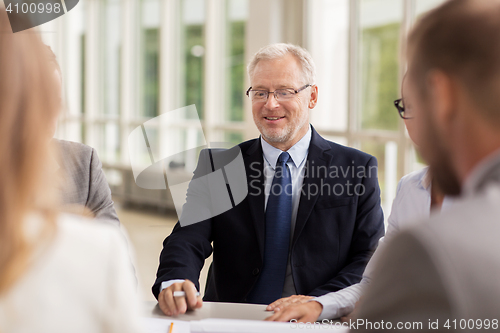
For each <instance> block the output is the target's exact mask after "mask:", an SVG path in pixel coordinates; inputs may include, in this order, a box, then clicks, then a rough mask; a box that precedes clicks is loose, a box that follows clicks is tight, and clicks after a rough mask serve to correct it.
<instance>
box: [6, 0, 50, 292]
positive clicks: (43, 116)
mask: <svg viewBox="0 0 500 333" xmlns="http://www.w3.org/2000/svg"><path fill="white" fill-rule="evenodd" d="M13 15H14V14H13ZM45 54H46V47H45V46H44V45H43V43H42V42H41V40H40V37H39V35H38V33H36V31H34V29H31V30H29V31H27V32H19V33H16V34H13V33H12V30H11V28H10V25H9V19H8V17H7V13H6V12H5V9H4V8H1V7H0V103H1V107H0V119H1V121H0V156H2V163H0V294H1V293H3V292H5V291H6V290H8V289H9V287H11V286H12V285H13V284H14V283H15V282H16V280H17V279H18V278H19V277H20V276H21V275H22V274H23V272H24V271H25V270H26V268H27V267H28V265H29V262H30V258H31V255H32V252H33V248H34V246H35V244H32V243H30V242H29V241H28V240H27V238H26V230H25V228H26V226H25V223H24V220H25V218H26V216H27V215H28V214H30V213H33V212H37V213H39V215H41V216H43V220H44V221H45V222H44V228H42V230H43V234H42V235H43V236H47V235H50V234H53V231H54V230H55V217H56V208H55V207H56V204H55V201H54V197H53V196H51V195H47V193H49V192H50V191H51V188H52V187H54V185H53V182H51V181H50V179H49V178H50V177H48V173H47V161H48V156H49V154H50V152H49V142H50V136H51V133H50V122H51V121H52V119H54V118H55V116H56V115H57V112H58V110H59V107H58V104H59V98H58V91H57V89H56V85H54V81H53V80H54V76H53V72H54V69H55V68H54V67H53V66H51V65H50V63H49V62H48V61H47V59H46V57H45ZM47 184H49V185H50V186H47ZM45 238H46V237H45ZM40 240H43V239H40Z"/></svg>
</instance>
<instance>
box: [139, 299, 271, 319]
mask: <svg viewBox="0 0 500 333" xmlns="http://www.w3.org/2000/svg"><path fill="white" fill-rule="evenodd" d="M145 310H146V315H147V316H150V317H153V318H169V319H176V320H185V321H190V320H201V319H207V318H223V319H245V320H263V319H265V318H267V317H269V316H270V315H272V314H273V312H272V311H266V305H257V304H242V303H220V302H203V306H202V307H201V308H200V309H196V310H194V311H188V312H186V313H185V314H182V315H179V316H177V317H169V316H166V315H164V314H163V312H162V311H161V309H160V307H159V306H158V303H157V302H145Z"/></svg>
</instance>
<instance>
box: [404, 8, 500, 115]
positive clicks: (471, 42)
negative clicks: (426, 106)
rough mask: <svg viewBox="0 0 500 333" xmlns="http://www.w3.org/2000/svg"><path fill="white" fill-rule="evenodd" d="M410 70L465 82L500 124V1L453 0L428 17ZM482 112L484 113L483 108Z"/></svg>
mask: <svg viewBox="0 0 500 333" xmlns="http://www.w3.org/2000/svg"><path fill="white" fill-rule="evenodd" d="M408 55H409V56H411V57H412V63H411V64H410V69H413V70H412V72H413V76H414V77H415V78H416V79H417V80H419V81H420V83H421V86H422V87H423V88H424V92H425V82H424V78H425V76H426V74H427V73H429V71H431V70H434V69H437V70H441V71H443V72H445V73H446V74H448V75H450V76H452V77H454V78H456V79H458V80H460V82H461V83H462V84H463V85H464V87H466V89H467V91H468V92H469V93H470V97H471V98H472V99H473V100H474V101H475V103H476V105H478V107H479V108H480V111H482V112H481V113H482V115H483V116H485V117H486V118H487V119H489V120H492V121H494V122H495V123H497V124H500V0H449V1H447V2H445V3H444V4H442V5H441V6H439V7H437V8H436V9H434V10H432V11H430V12H429V13H427V14H426V15H424V16H423V17H422V18H421V19H420V20H419V22H418V23H417V24H416V25H415V28H414V29H413V30H412V32H411V33H410V36H409V40H408ZM478 111H479V110H478Z"/></svg>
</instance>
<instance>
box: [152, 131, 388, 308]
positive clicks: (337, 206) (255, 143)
mask: <svg viewBox="0 0 500 333" xmlns="http://www.w3.org/2000/svg"><path fill="white" fill-rule="evenodd" d="M239 147H240V149H241V152H242V155H243V158H244V163H245V168H246V174H247V180H248V184H249V194H248V196H247V197H246V198H245V199H244V200H243V201H242V202H241V203H240V204H238V205H237V206H236V207H235V208H233V209H231V210H229V211H227V212H225V213H222V214H220V215H218V216H216V217H213V218H211V219H208V220H205V221H202V222H199V223H196V224H192V225H189V226H185V227H181V226H180V225H179V223H177V225H176V226H175V228H174V230H173V231H172V233H171V235H170V236H168V237H167V238H166V239H165V241H164V243H163V250H162V252H161V255H160V265H159V268H158V272H157V279H156V282H155V284H154V285H153V288H152V289H153V294H154V295H155V296H156V297H158V293H159V289H160V286H161V283H162V282H163V281H168V280H171V279H189V280H191V281H193V282H194V283H195V285H196V286H197V288H199V283H198V279H199V274H200V270H201V268H202V267H203V264H204V260H205V259H206V258H207V257H208V256H210V254H211V253H212V251H213V255H214V256H213V263H212V266H211V267H210V270H209V275H208V281H207V287H206V290H205V297H204V300H206V301H221V302H246V298H247V295H248V294H249V292H250V291H251V290H252V288H253V286H254V284H255V283H256V281H257V279H258V277H259V273H260V270H261V269H262V266H263V254H264V236H265V222H264V221H265V220H264V174H263V154H262V146H261V143H260V140H259V139H254V140H250V141H247V142H243V143H241V144H240V145H239ZM306 163H307V164H306V166H305V168H306V169H305V176H304V181H303V187H302V193H301V197H300V202H299V209H298V213H297V220H296V226H295V230H294V234H293V239H292V242H291V245H290V251H291V258H290V260H291V266H292V275H293V281H294V284H295V289H296V291H297V293H298V294H302V295H312V296H319V295H323V294H325V293H328V292H332V291H337V290H339V289H342V288H345V287H347V286H350V285H351V284H354V283H357V282H359V281H360V279H361V277H362V274H363V271H364V269H365V266H366V264H367V262H368V260H369V258H370V256H371V253H372V251H373V250H374V249H375V247H376V245H377V242H378V240H379V238H380V237H381V236H383V234H384V223H383V213H382V209H381V206H380V189H379V185H378V179H377V170H376V166H377V161H376V159H375V157H373V156H370V155H368V154H365V153H363V152H360V151H358V150H356V149H352V148H347V147H344V146H341V145H338V144H335V143H333V142H330V141H327V140H325V139H323V138H322V137H321V136H319V134H318V133H317V132H316V131H315V130H314V129H312V138H311V144H310V146H309V153H308V157H307V161H306ZM353 169H354V172H353ZM363 172H364V173H363ZM369 173H371V174H369ZM195 177H196V171H195ZM356 190H357V193H358V194H356V193H355V192H356ZM321 192H322V193H321ZM188 200H189V199H188ZM212 242H213V247H212Z"/></svg>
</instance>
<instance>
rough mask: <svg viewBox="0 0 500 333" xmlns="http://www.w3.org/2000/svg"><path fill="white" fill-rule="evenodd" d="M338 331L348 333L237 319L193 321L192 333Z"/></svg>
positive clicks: (317, 326) (317, 327) (341, 329)
mask: <svg viewBox="0 0 500 333" xmlns="http://www.w3.org/2000/svg"><path fill="white" fill-rule="evenodd" d="M326 329H327V330H328V331H332V330H334V331H336V332H347V331H348V329H347V328H336V327H335V326H331V325H320V324H302V323H301V324H299V323H277V322H269V321H258V320H237V319H214V318H211V319H203V320H199V321H191V332H192V333H234V332H238V333H267V332H269V333H271V332H272V333H285V332H286V333H288V332H304V331H305V332H309V331H313V330H314V331H317V330H320V331H324V330H326Z"/></svg>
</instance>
